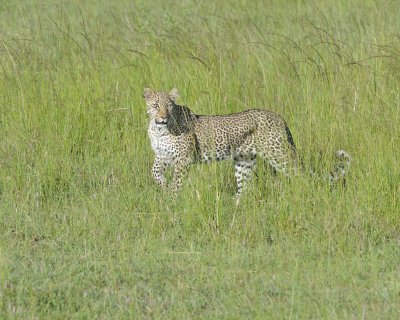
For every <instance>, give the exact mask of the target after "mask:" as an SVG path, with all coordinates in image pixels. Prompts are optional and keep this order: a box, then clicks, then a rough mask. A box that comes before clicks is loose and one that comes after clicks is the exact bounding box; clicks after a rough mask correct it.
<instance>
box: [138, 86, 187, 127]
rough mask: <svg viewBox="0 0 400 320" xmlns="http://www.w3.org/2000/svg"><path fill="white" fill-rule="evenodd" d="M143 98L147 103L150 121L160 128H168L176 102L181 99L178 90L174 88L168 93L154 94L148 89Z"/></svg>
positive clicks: (145, 90)
mask: <svg viewBox="0 0 400 320" xmlns="http://www.w3.org/2000/svg"><path fill="white" fill-rule="evenodd" d="M143 97H144V100H145V101H146V105H147V114H148V115H149V117H150V121H154V122H155V124H156V126H158V127H164V126H167V124H168V120H169V118H170V116H171V112H172V109H173V107H174V106H175V101H176V100H177V99H178V97H179V93H178V89H175V88H174V89H172V90H171V91H170V92H169V93H167V92H162V91H160V92H154V91H153V90H151V89H149V88H146V89H144V91H143Z"/></svg>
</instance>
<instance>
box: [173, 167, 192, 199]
mask: <svg viewBox="0 0 400 320" xmlns="http://www.w3.org/2000/svg"><path fill="white" fill-rule="evenodd" d="M188 167H189V163H183V164H179V165H175V170H174V178H173V189H172V191H173V192H174V193H177V192H178V191H179V189H180V188H181V187H182V179H183V178H184V177H185V176H186V173H187V171H188Z"/></svg>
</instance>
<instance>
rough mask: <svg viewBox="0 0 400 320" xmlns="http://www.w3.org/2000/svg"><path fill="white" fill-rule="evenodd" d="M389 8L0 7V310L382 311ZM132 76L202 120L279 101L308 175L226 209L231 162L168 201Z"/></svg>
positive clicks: (397, 23)
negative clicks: (336, 183) (341, 182)
mask: <svg viewBox="0 0 400 320" xmlns="http://www.w3.org/2000/svg"><path fill="white" fill-rule="evenodd" d="M399 11H400V4H399V3H398V2H396V1H389V0H387V1H386V0H383V1H372V0H363V1H361V0H357V1H344V0H340V1H330V0H323V1H307V2H306V1H304V2H302V1H286V2H283V1H277V0H276V1H274V0H271V1H267V2H265V1H258V0H257V1H248V2H244V1H239V0H232V1H226V2H225V1H224V2H212V1H205V2H194V1H185V0H183V1H179V2H177V1H154V2H151V3H150V2H147V1H137V2H132V1H125V0H124V1H115V2H114V3H113V2H111V1H103V0H101V1H85V2H84V3H82V2H80V1H69V2H59V1H51V0H48V1H19V2H3V3H1V4H0V30H2V33H1V35H0V50H1V51H0V52H1V54H0V62H1V70H0V76H1V81H0V136H1V141H0V193H1V194H0V237H1V241H0V298H1V299H0V301H1V302H0V318H5V319H6V318H28V319H44V318H51V319H55V318H66V317H68V318H73V319H75V318H115V319H120V318H137V319H142V318H144V319H146V318H152V319H153V318H181V319H182V318H229V319H230V318H241V319H246V318H252V319H254V318H260V319H265V318H269V319H288V318H289V319H310V318H317V319H378V318H379V319H396V318H399V317H400V308H399V306H400V268H399V265H400V247H399V243H400V219H399V212H400V205H399V192H400V187H399V186H400V166H399V165H398V159H399V158H400V148H399V146H398V137H399V136H400V132H399V128H400V116H399V114H400V113H399V110H400V90H399V88H400V42H399V36H400V34H399V32H400V20H399V19H398V12H399ZM144 87H152V88H154V89H160V90H170V89H171V88H172V87H177V88H178V89H179V90H180V93H181V100H180V102H181V103H184V104H185V105H187V106H189V107H190V108H191V109H192V110H193V111H195V112H196V113H200V114H217V113H231V112H237V111H240V110H243V109H245V108H251V107H262V108H266V109H271V110H274V111H276V112H278V113H280V114H282V115H283V116H284V117H285V119H286V120H287V122H288V123H289V126H290V128H291V130H292V133H293V136H294V139H295V142H296V144H297V146H298V149H299V151H300V153H301V155H302V157H303V159H304V162H305V164H306V165H307V166H310V167H315V168H316V169H317V170H318V171H319V172H320V173H321V175H323V174H324V172H327V171H328V170H329V168H330V167H331V166H332V164H333V159H332V154H333V152H334V151H335V150H337V149H340V148H343V149H345V150H347V151H348V152H349V153H350V154H351V155H352V157H353V163H352V167H351V171H350V174H349V177H348V185H347V189H346V190H343V189H342V188H338V189H335V190H333V191H330V190H329V187H328V186H327V184H326V183H325V182H324V181H321V180H319V179H317V180H313V179H312V178H311V177H307V176H304V177H296V178H293V179H290V181H288V180H287V179H285V178H283V177H281V176H277V177H273V176H272V175H271V174H270V173H269V172H268V170H267V169H264V167H265V165H263V163H262V162H260V163H259V165H258V167H259V168H258V171H257V176H256V177H255V178H254V180H253V182H252V184H251V185H250V186H249V189H248V191H247V192H246V194H245V195H244V197H243V201H242V204H241V205H240V206H239V207H236V206H235V205H234V200H233V197H234V192H235V191H234V189H235V185H234V177H233V169H232V164H231V163H229V162H226V163H218V164H212V165H210V166H207V165H196V166H193V167H192V168H191V170H190V172H189V175H188V179H187V181H186V183H185V186H184V188H183V190H182V192H181V193H180V195H179V196H178V198H177V199H176V200H173V199H171V198H170V194H169V193H167V192H163V191H161V190H159V189H158V188H157V186H156V185H155V183H154V182H153V181H152V178H151V174H150V170H151V165H152V158H153V154H152V151H151V148H150V144H149V141H148V139H147V133H146V131H147V129H146V128H147V117H146V113H145V103H144V101H143V99H142V97H141V95H142V91H143V88H144Z"/></svg>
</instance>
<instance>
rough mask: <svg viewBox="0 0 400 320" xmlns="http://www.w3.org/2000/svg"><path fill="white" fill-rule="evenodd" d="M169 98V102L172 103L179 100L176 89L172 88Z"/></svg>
mask: <svg viewBox="0 0 400 320" xmlns="http://www.w3.org/2000/svg"><path fill="white" fill-rule="evenodd" d="M169 97H170V98H171V100H172V101H173V102H176V100H177V99H178V98H179V92H178V89H176V88H173V89H172V90H171V91H170V92H169Z"/></svg>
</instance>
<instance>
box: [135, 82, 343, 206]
mask: <svg viewBox="0 0 400 320" xmlns="http://www.w3.org/2000/svg"><path fill="white" fill-rule="evenodd" d="M143 97H144V100H145V103H146V107H147V114H148V118H149V126H148V136H149V139H150V143H151V147H152V149H153V151H154V153H155V158H154V162H153V166H152V170H151V173H152V176H153V178H154V180H155V182H156V184H158V185H159V186H160V187H162V188H165V189H167V188H168V183H167V179H166V178H165V175H164V174H165V171H166V169H167V168H168V167H173V177H172V188H171V189H172V191H173V194H176V193H177V192H178V190H179V189H180V188H181V186H182V181H183V179H184V176H185V174H186V173H187V171H188V168H189V166H190V165H192V164H194V163H201V162H204V163H211V162H213V161H222V160H229V159H230V160H233V163H234V170H235V178H236V196H235V198H236V204H239V203H240V199H241V196H242V193H243V190H244V187H245V185H246V184H247V183H248V181H249V179H250V178H251V175H252V172H253V171H254V170H255V168H256V162H257V158H263V159H265V160H266V161H267V163H268V164H269V166H270V167H271V168H272V170H273V171H274V172H281V173H283V174H284V175H285V176H292V175H297V174H299V172H300V171H301V167H302V161H301V159H300V157H299V156H298V152H297V149H296V146H295V143H294V140H293V136H292V133H291V131H290V129H289V127H288V125H287V122H286V121H285V120H284V119H283V117H282V116H281V115H279V114H278V113H276V112H273V111H269V110H264V109H248V110H244V111H242V112H238V113H232V114H225V115H199V114H196V113H194V112H193V111H191V110H190V109H189V108H188V107H186V106H183V105H179V104H178V103H177V100H178V98H179V92H178V89H176V88H174V89H172V90H171V91H169V92H165V91H153V90H152V89H150V88H145V89H144V91H143ZM336 157H337V158H338V161H337V163H336V164H335V166H334V168H333V170H332V171H331V172H330V174H329V183H330V184H331V185H334V184H335V183H337V182H338V181H345V176H346V174H347V172H348V170H349V167H350V156H349V154H348V153H347V152H346V151H344V150H338V151H337V152H336Z"/></svg>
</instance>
